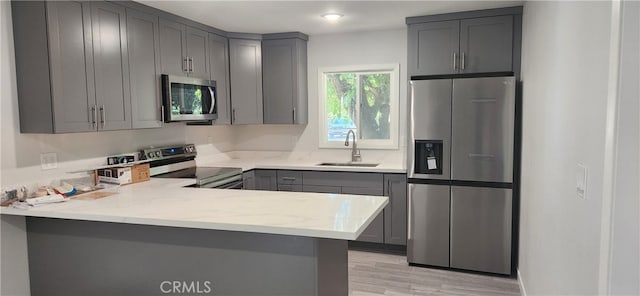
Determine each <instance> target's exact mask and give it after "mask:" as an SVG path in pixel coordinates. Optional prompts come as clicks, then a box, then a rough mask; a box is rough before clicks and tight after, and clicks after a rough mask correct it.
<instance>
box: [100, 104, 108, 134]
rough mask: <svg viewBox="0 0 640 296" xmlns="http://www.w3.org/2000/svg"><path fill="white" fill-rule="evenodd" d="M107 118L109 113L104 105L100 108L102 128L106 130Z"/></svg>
mask: <svg viewBox="0 0 640 296" xmlns="http://www.w3.org/2000/svg"><path fill="white" fill-rule="evenodd" d="M106 117H107V111H106V110H105V108H104V105H102V106H100V125H101V126H102V129H104V126H105V125H106V121H107V120H106Z"/></svg>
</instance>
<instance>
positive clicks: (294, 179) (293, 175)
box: [277, 170, 302, 185]
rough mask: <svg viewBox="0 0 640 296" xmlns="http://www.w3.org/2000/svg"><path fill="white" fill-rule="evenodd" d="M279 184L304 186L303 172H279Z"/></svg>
mask: <svg viewBox="0 0 640 296" xmlns="http://www.w3.org/2000/svg"><path fill="white" fill-rule="evenodd" d="M277 176H278V184H295V185H302V172H301V171H287V170H278V173H277Z"/></svg>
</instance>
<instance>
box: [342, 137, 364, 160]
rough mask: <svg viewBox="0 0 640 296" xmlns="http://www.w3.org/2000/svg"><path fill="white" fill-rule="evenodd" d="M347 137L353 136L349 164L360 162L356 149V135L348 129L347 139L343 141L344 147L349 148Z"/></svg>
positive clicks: (360, 157)
mask: <svg viewBox="0 0 640 296" xmlns="http://www.w3.org/2000/svg"><path fill="white" fill-rule="evenodd" d="M349 135H353V146H352V148H351V162H359V161H362V156H361V155H360V150H359V149H358V144H357V143H356V133H355V132H354V131H353V130H352V129H350V130H349V132H348V133H347V139H346V140H344V145H345V146H347V147H348V146H349Z"/></svg>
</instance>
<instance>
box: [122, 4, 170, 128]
mask: <svg viewBox="0 0 640 296" xmlns="http://www.w3.org/2000/svg"><path fill="white" fill-rule="evenodd" d="M159 36H160V33H159V21H158V17H157V16H155V15H151V14H147V13H143V12H140V11H137V10H134V9H129V8H127V41H128V43H127V46H128V48H129V81H130V87H131V120H132V127H133V128H154V127H161V126H162V101H161V95H160V73H161V72H160V37H159Z"/></svg>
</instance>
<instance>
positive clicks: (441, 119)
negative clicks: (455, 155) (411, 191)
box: [407, 79, 453, 180]
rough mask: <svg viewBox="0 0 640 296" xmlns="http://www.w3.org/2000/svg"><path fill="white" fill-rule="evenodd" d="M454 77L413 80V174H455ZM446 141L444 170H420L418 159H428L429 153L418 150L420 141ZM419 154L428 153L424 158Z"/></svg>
mask: <svg viewBox="0 0 640 296" xmlns="http://www.w3.org/2000/svg"><path fill="white" fill-rule="evenodd" d="M452 83H453V81H452V80H451V79H437V80H414V81H411V104H410V111H409V114H410V116H411V117H410V121H409V143H408V144H407V146H408V154H407V160H408V164H407V168H408V171H409V174H408V177H409V178H420V179H444V180H448V179H449V178H450V177H451V173H450V169H449V168H450V165H451V156H450V154H451V88H452ZM420 140H434V141H442V159H441V165H442V170H441V173H440V174H424V173H419V172H416V170H415V168H416V162H418V161H422V162H425V165H424V166H425V167H426V166H428V165H427V164H426V162H427V161H428V160H429V159H427V156H428V155H426V154H424V153H423V154H421V153H416V151H415V149H416V141H420ZM416 155H422V156H424V157H423V158H422V159H420V158H416Z"/></svg>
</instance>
